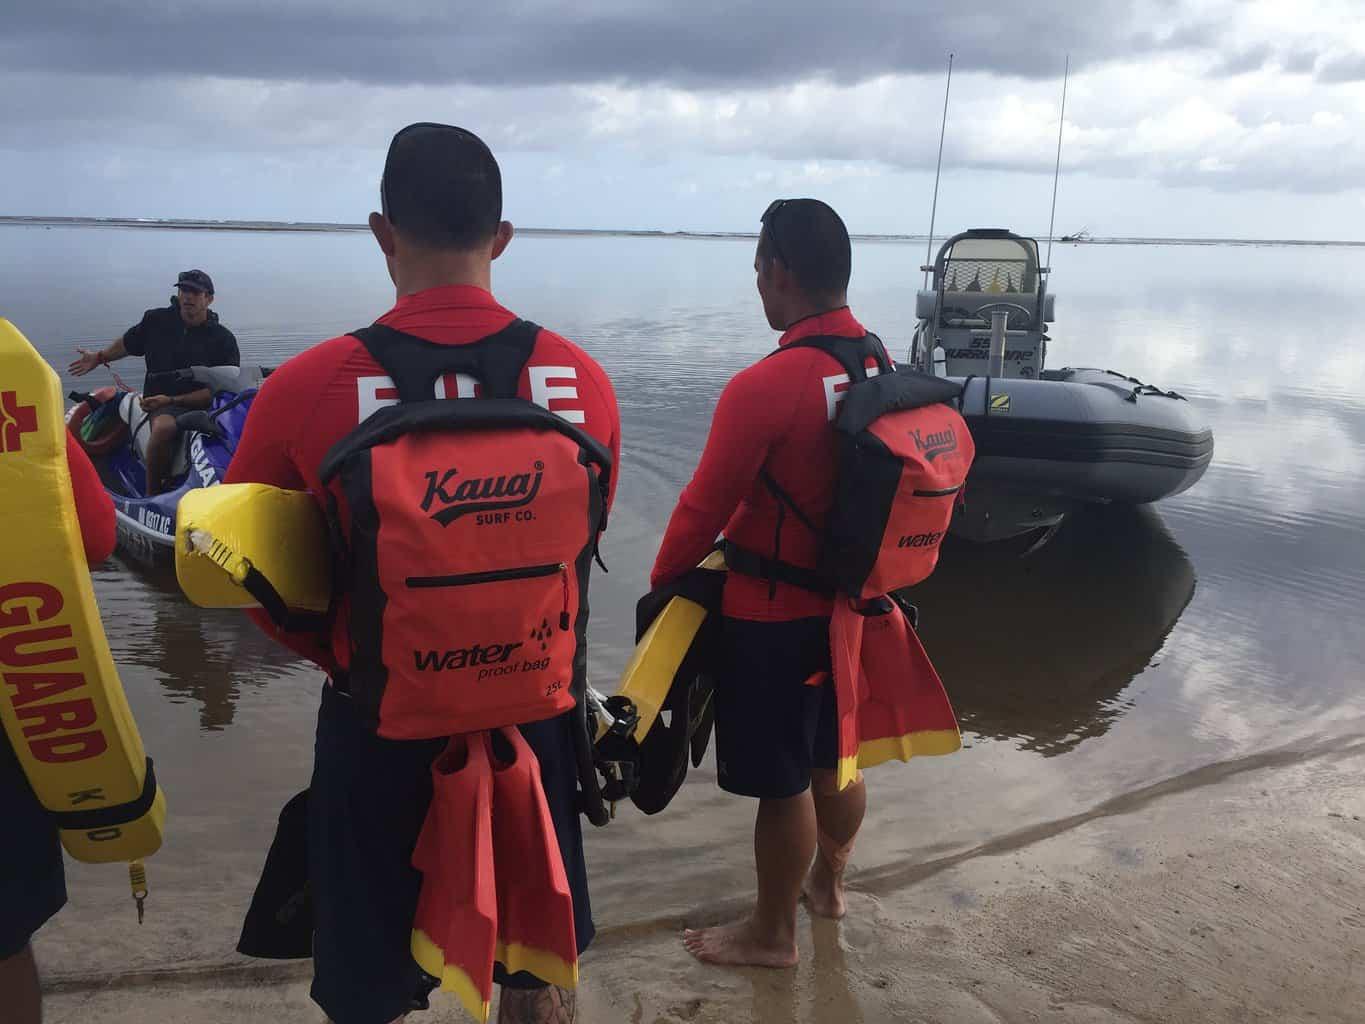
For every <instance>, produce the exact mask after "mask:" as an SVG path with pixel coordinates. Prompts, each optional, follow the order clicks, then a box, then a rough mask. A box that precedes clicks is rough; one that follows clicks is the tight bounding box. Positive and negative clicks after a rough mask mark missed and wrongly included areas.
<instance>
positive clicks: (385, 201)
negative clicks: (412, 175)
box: [379, 121, 483, 224]
mask: <svg viewBox="0 0 1365 1024" xmlns="http://www.w3.org/2000/svg"><path fill="white" fill-rule="evenodd" d="M446 133H449V134H451V135H454V136H455V137H456V138H458V139H460V140H462V141H465V142H473V143H477V144H478V145H480V146H481V145H483V143H482V142H481V141H480V139H479V137H478V136H477V135H475V134H474V133H473V132H467V131H465V130H464V129H463V128H457V127H456V126H455V125H453V124H437V123H436V122H435V121H419V122H417V123H416V124H410V125H408V126H407V127H406V128H404V129H402V130H401V131H399V133H398V134H397V135H395V136H394V137H393V138H392V139H391V140H390V141H389V151H388V153H387V154H385V156H384V166H385V167H388V166H389V161H390V160H391V159H393V151H394V149H395V148H397V146H398V141H399V140H400V139H405V138H407V137H408V136H411V135H442V134H446ZM379 208H380V211H381V212H382V213H383V214H384V217H385V219H387V220H388V222H389V223H390V224H394V223H397V222H396V221H395V220H394V219H393V215H392V214H391V213H390V212H389V189H388V182H387V181H386V180H385V176H384V175H382V174H381V175H380V176H379Z"/></svg>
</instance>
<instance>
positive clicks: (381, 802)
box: [308, 685, 594, 1024]
mask: <svg viewBox="0 0 1365 1024" xmlns="http://www.w3.org/2000/svg"><path fill="white" fill-rule="evenodd" d="M573 728H574V723H573V719H572V717H571V716H569V715H561V716H560V717H558V718H552V719H549V720H548V721H544V722H535V723H532V724H530V725H523V726H521V731H522V735H524V736H525V737H526V741H527V743H528V744H529V745H530V747H531V749H532V750H533V751H535V754H536V757H537V758H538V759H539V761H540V768H541V780H542V783H543V784H544V787H545V798H546V802H547V803H548V804H549V809H550V816H551V818H552V819H553V820H554V826H555V834H556V837H557V838H558V840H559V850H560V854H561V855H562V856H563V858H564V868H565V873H566V874H567V875H568V880H569V890H570V891H571V892H572V894H573V909H574V930H575V932H576V935H577V939H578V951H579V953H580V954H581V953H582V952H583V950H585V949H587V947H588V944H589V943H590V942H591V941H592V938H593V934H594V927H593V921H592V907H591V905H590V903H589V901H588V876H587V867H586V864H585V862H584V858H583V831H582V823H581V822H580V820H579V812H578V797H577V787H578V771H577V760H576V758H575V756H574V743H573V732H572V729H573ZM446 742H447V741H446V740H444V739H437V740H387V739H382V738H381V737H379V736H376V735H375V734H374V733H373V732H371V731H370V730H369V729H368V728H367V727H366V726H365V725H364V724H363V723H362V721H361V718H360V715H359V713H358V712H357V711H356V709H355V706H354V704H353V703H352V702H351V698H350V697H349V696H347V695H346V694H344V693H341V692H339V691H337V690H336V689H334V688H333V687H332V686H331V685H328V686H325V687H324V688H323V693H322V707H321V709H320V710H319V712H318V731H317V743H316V746H315V749H314V763H313V780H312V785H311V789H310V792H309V797H308V814H309V821H308V857H309V865H308V868H309V884H310V887H311V890H312V899H313V907H314V920H315V924H314V927H315V932H314V936H313V987H312V996H313V1000H314V1001H315V1002H316V1003H317V1004H318V1005H319V1006H321V1007H322V1009H323V1010H324V1011H326V1013H327V1015H328V1017H330V1018H331V1019H332V1020H333V1021H335V1022H336V1024H388V1022H389V1021H392V1020H393V1019H394V1018H395V1017H398V1016H400V1015H402V1014H404V1013H407V1012H408V1011H410V1010H415V1009H424V1008H426V1006H427V997H428V996H429V995H430V993H431V991H432V989H434V988H435V987H436V985H437V981H436V979H434V978H432V977H431V976H430V975H428V974H427V973H426V972H425V971H423V970H422V969H421V967H419V966H418V965H417V962H416V961H415V960H414V959H413V958H412V953H411V940H412V921H413V917H414V915H415V914H416V911H417V897H418V894H419V892H420V891H421V885H422V875H421V872H419V871H418V870H417V869H416V868H414V867H413V866H412V851H413V848H414V847H415V846H416V845H417V836H418V834H419V833H420V832H421V829H422V823H423V821H424V820H425V819H426V815H427V809H428V807H429V806H430V804H431V792H432V791H431V762H432V761H434V760H435V759H436V757H437V756H438V755H439V754H440V753H441V751H442V750H444V749H445V746H446ZM493 980H494V982H495V983H496V984H498V985H502V986H504V987H506V988H519V989H532V988H543V987H545V984H546V983H545V982H544V981H542V980H541V979H540V978H538V977H536V976H535V975H533V974H530V973H528V972H526V971H519V972H517V973H515V974H508V973H507V972H505V971H504V970H503V969H502V967H501V965H499V966H498V967H497V968H496V969H495V971H494V976H493Z"/></svg>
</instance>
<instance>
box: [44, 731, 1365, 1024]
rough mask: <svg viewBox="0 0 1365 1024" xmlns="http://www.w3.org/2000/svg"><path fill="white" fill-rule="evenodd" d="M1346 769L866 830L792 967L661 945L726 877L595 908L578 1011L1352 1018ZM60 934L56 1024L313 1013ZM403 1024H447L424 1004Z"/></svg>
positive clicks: (242, 968)
mask: <svg viewBox="0 0 1365 1024" xmlns="http://www.w3.org/2000/svg"><path fill="white" fill-rule="evenodd" d="M1362 772H1365V739H1346V740H1340V739H1338V740H1332V741H1330V742H1323V743H1320V744H1311V743H1310V744H1305V745H1299V746H1294V747H1289V748H1283V749H1280V750H1275V751H1271V752H1268V753H1264V754H1260V755H1255V756H1251V757H1247V758H1243V759H1239V760H1234V761H1229V762H1223V763H1219V764H1214V765H1211V766H1208V767H1204V768H1200V769H1197V770H1194V771H1191V772H1189V773H1186V774H1183V775H1179V776H1175V777H1172V778H1170V779H1168V780H1165V781H1163V782H1160V783H1157V784H1155V785H1151V786H1147V787H1145V788H1142V789H1138V790H1135V791H1133V792H1129V793H1126V794H1123V795H1121V796H1118V797H1115V798H1113V799H1110V800H1108V801H1105V802H1104V803H1102V804H1099V805H1097V806H1095V807H1093V808H1091V809H1090V810H1088V811H1085V812H1082V813H1079V814H1076V815H1072V816H1069V817H1067V818H1063V819H1058V820H1054V821H1050V822H1046V823H1042V824H1039V825H1036V826H1033V827H1030V828H1026V829H1022V830H1019V831H1015V832H1009V833H1004V834H1001V835H998V836H995V837H993V838H991V839H989V840H987V841H986V842H983V843H978V844H974V845H972V846H970V847H968V848H965V849H957V850H944V851H943V852H942V853H941V854H940V855H939V856H936V857H932V858H928V859H919V860H901V859H898V858H896V857H895V856H894V842H893V841H889V837H888V836H886V835H885V834H884V833H882V832H880V831H878V830H877V829H875V828H873V829H871V830H870V833H871V837H870V840H869V841H868V842H865V843H864V844H863V845H862V847H861V848H860V850H859V852H858V854H857V855H855V858H854V865H853V868H852V874H851V888H852V896H851V900H850V913H849V916H848V918H847V920H845V921H844V922H843V923H840V924H836V923H833V922H829V921H824V920H819V919H815V920H811V919H809V918H807V917H806V916H805V915H804V913H803V917H802V935H801V953H802V962H801V964H800V966H799V967H798V968H797V969H795V970H793V971H780V972H773V971H761V970H754V969H724V968H714V967H704V966H702V965H700V964H697V963H695V962H694V961H692V960H691V958H690V957H688V955H687V954H686V953H685V952H684V951H683V949H682V945H681V942H680V932H681V928H682V927H683V925H684V923H686V924H697V923H707V922H711V921H715V920H721V919H724V918H725V917H726V916H727V914H729V913H731V912H732V911H733V910H735V909H736V908H737V907H738V906H739V905H740V898H741V897H743V896H744V895H746V894H747V891H748V889H747V886H748V884H749V883H747V881H746V880H745V877H744V874H743V872H742V871H740V872H732V871H727V872H726V876H727V879H728V880H729V881H730V882H731V883H732V885H730V886H728V887H727V888H729V889H730V891H733V893H734V896H735V897H736V898H734V899H725V900H723V901H719V902H718V901H715V900H712V901H711V902H709V903H708V901H707V896H708V894H709V893H719V892H721V891H724V890H723V889H722V888H721V887H709V888H707V889H705V890H698V891H697V892H696V893H695V894H694V895H695V898H696V902H697V904H698V909H697V910H696V911H695V912H693V913H689V914H683V915H671V914H665V915H662V916H657V917H655V916H651V915H650V914H649V910H650V907H651V901H650V900H649V899H647V898H642V899H640V900H639V901H638V902H637V903H636V904H635V906H634V907H631V906H628V905H626V903H625V901H621V900H620V899H619V897H618V898H617V899H614V900H611V901H610V904H608V901H607V900H603V901H601V905H600V907H599V910H598V915H597V916H598V920H599V934H598V938H597V941H596V942H595V944H594V945H593V947H592V949H591V950H590V952H589V954H588V956H587V957H586V958H585V961H584V964H583V983H582V989H581V1019H582V1020H583V1021H584V1022H601V1021H630V1022H632V1024H646V1022H648V1024H662V1022H668V1024H673V1022H703V1024H707V1022H721V1021H726V1022H754V1024H768V1022H773V1024H776V1022H779V1021H782V1022H787V1021H801V1022H809V1024H873V1022H881V1021H903V1020H915V1021H944V1022H959V1021H961V1022H968V1024H975V1022H983V1024H984V1022H1009V1024H1013V1022H1016V1021H1017V1022H1024V1021H1058V1022H1078V1024H1079V1022H1102V1021H1172V1022H1174V1021H1207V1022H1229V1024H1231V1022H1239V1024H1240V1022H1247V1021H1262V1020H1264V1021H1272V1020H1273V1021H1341V1022H1347V1021H1358V1020H1360V1019H1361V1017H1360V1007H1361V1005H1362V1004H1365V875H1362V873H1361V871H1360V865H1361V864H1362V863H1365V821H1363V820H1362V818H1365V796H1362V795H1361V792H1360V785H1359V783H1360V778H1361V774H1362ZM740 840H741V836H738V835H735V836H729V837H727V836H722V835H719V834H717V835H715V836H714V837H712V841H714V842H715V843H717V844H722V843H725V842H727V841H734V842H738V841H740ZM660 853H661V854H662V851H660ZM636 880H637V881H641V880H642V878H641V876H639V875H637V876H636ZM224 910H225V912H226V913H227V916H229V917H230V916H231V912H230V911H228V910H227V908H224ZM67 913H70V911H68V912H67ZM73 941H74V939H73V937H71V936H69V935H63V936H62V937H61V938H58V937H57V936H56V935H54V934H47V935H43V936H40V938H39V943H38V948H39V952H40V956H41V957H42V958H43V961H44V963H45V964H46V965H47V968H48V970H47V983H48V989H49V993H50V994H49V999H48V1005H47V1011H48V1019H49V1020H51V1021H54V1022H57V1024H61V1022H67V1021H71V1022H75V1021H80V1022H82V1024H123V1022H133V1021H148V1020H158V1021H187V1022H195V1024H200V1022H204V1024H207V1022H211V1021H236V1022H253V1021H278V1020H283V1019H290V1020H302V1021H311V1020H320V1019H321V1016H320V1014H319V1013H318V1012H317V1010H316V1008H315V1007H313V1005H312V1004H311V1003H310V1002H309V1000H308V998H307V978H308V965H307V964H288V965H282V966H281V965H271V964H262V963H260V962H252V961H246V960H244V959H241V958H234V959H230V960H220V961H218V962H199V963H189V964H183V965H180V966H175V967H169V968H167V969H148V970H140V971H133V972H123V971H120V970H118V969H117V967H115V966H113V965H112V964H111V965H110V966H109V968H108V969H103V970H99V971H96V972H93V973H79V972H63V971H61V970H60V968H59V967H58V966H57V965H59V964H60V963H61V962H62V961H63V960H67V959H68V956H71V957H74V958H78V959H80V960H88V959H89V958H90V956H89V951H81V952H80V953H79V954H78V953H76V952H75V951H74V950H70V949H69V948H63V946H66V945H68V944H69V943H71V942H73ZM97 959H99V960H100V961H104V960H105V958H104V957H97ZM413 1019H414V1020H429V1021H432V1022H433V1024H435V1022H443V1021H457V1020H461V1019H463V1018H462V1016H461V1014H460V1012H459V1011H458V1009H457V1008H456V1007H455V1005H454V1003H453V1001H452V1000H450V999H449V998H447V997H445V996H442V995H438V996H437V997H436V998H435V1000H434V1002H433V1011H432V1012H430V1013H428V1014H426V1015H425V1016H420V1017H418V1016H415V1017H414V1018H413Z"/></svg>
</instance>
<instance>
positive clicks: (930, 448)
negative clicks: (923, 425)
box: [910, 427, 957, 462]
mask: <svg viewBox="0 0 1365 1024" xmlns="http://www.w3.org/2000/svg"><path fill="white" fill-rule="evenodd" d="M910 437H911V439H912V440H913V441H914V442H915V447H916V448H918V449H919V450H920V451H922V452H923V453H924V458H925V459H926V460H928V461H929V462H933V461H934V460H935V459H936V458H938V457H939V456H940V455H947V454H948V453H949V452H955V451H957V433H956V432H955V431H954V430H953V428H952V427H949V428H948V429H947V430H940V431H937V432H935V433H933V434H929V435H928V436H927V437H926V436H924V435H922V434H921V433H920V432H919V431H918V430H912V431H910Z"/></svg>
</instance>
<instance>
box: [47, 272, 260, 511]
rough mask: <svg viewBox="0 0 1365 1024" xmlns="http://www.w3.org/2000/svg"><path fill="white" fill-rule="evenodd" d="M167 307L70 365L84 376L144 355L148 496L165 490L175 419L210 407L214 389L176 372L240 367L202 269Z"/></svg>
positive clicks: (179, 286) (180, 284)
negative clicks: (123, 359)
mask: <svg viewBox="0 0 1365 1024" xmlns="http://www.w3.org/2000/svg"><path fill="white" fill-rule="evenodd" d="M175 287H176V294H175V295H174V296H173V297H172V298H171V302H170V305H169V306H162V307H160V308H159V309H149V310H147V311H146V312H145V313H143V314H142V320H141V321H139V322H138V323H137V324H135V325H134V326H132V327H130V328H128V330H126V331H124V332H123V334H122V336H121V337H119V338H118V340H117V341H115V342H114V343H113V344H112V345H109V346H108V347H106V348H103V349H100V350H98V351H93V352H92V351H90V350H88V349H83V348H78V349H77V350H76V351H78V352H79V353H80V357H79V358H77V359H75V360H73V361H72V363H71V365H70V366H69V367H68V368H67V369H68V371H69V372H70V373H71V374H72V375H73V376H75V377H82V376H84V375H85V374H87V373H89V372H90V371H91V370H93V369H94V368H95V367H97V366H107V365H108V364H109V363H111V362H113V361H114V360H115V359H122V358H123V357H124V356H142V357H143V358H144V359H145V360H146V361H147V376H146V379H145V381H144V382H143V387H142V401H141V405H142V411H143V412H144V413H146V414H147V416H148V418H149V419H150V421H151V422H150V423H149V427H150V430H151V434H150V435H149V437H148V440H147V497H151V496H152V495H154V494H160V493H161V492H162V491H164V490H166V489H167V480H166V476H167V474H168V473H169V472H170V468H171V459H172V455H173V453H174V451H175V441H176V436H177V434H178V432H179V428H178V427H177V426H176V422H175V418H176V416H178V415H180V414H181V413H184V412H188V411H190V410H191V409H207V408H208V407H209V406H210V405H211V404H212V403H213V392H212V391H211V390H210V389H208V388H206V387H197V386H196V385H195V384H194V383H193V382H192V381H183V380H176V379H175V374H174V371H176V370H186V369H189V368H190V367H191V366H241V365H242V359H241V355H240V354H239V353H238V351H237V339H236V337H234V336H233V333H232V332H231V331H229V330H228V329H227V328H226V327H224V326H223V325H222V324H221V323H220V322H219V321H218V314H217V313H215V312H213V311H212V310H211V309H209V306H211V305H213V280H212V279H211V278H210V277H209V275H208V274H206V273H204V271H202V270H186V271H182V272H181V274H180V276H179V278H178V279H177V281H176V283H175Z"/></svg>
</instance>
